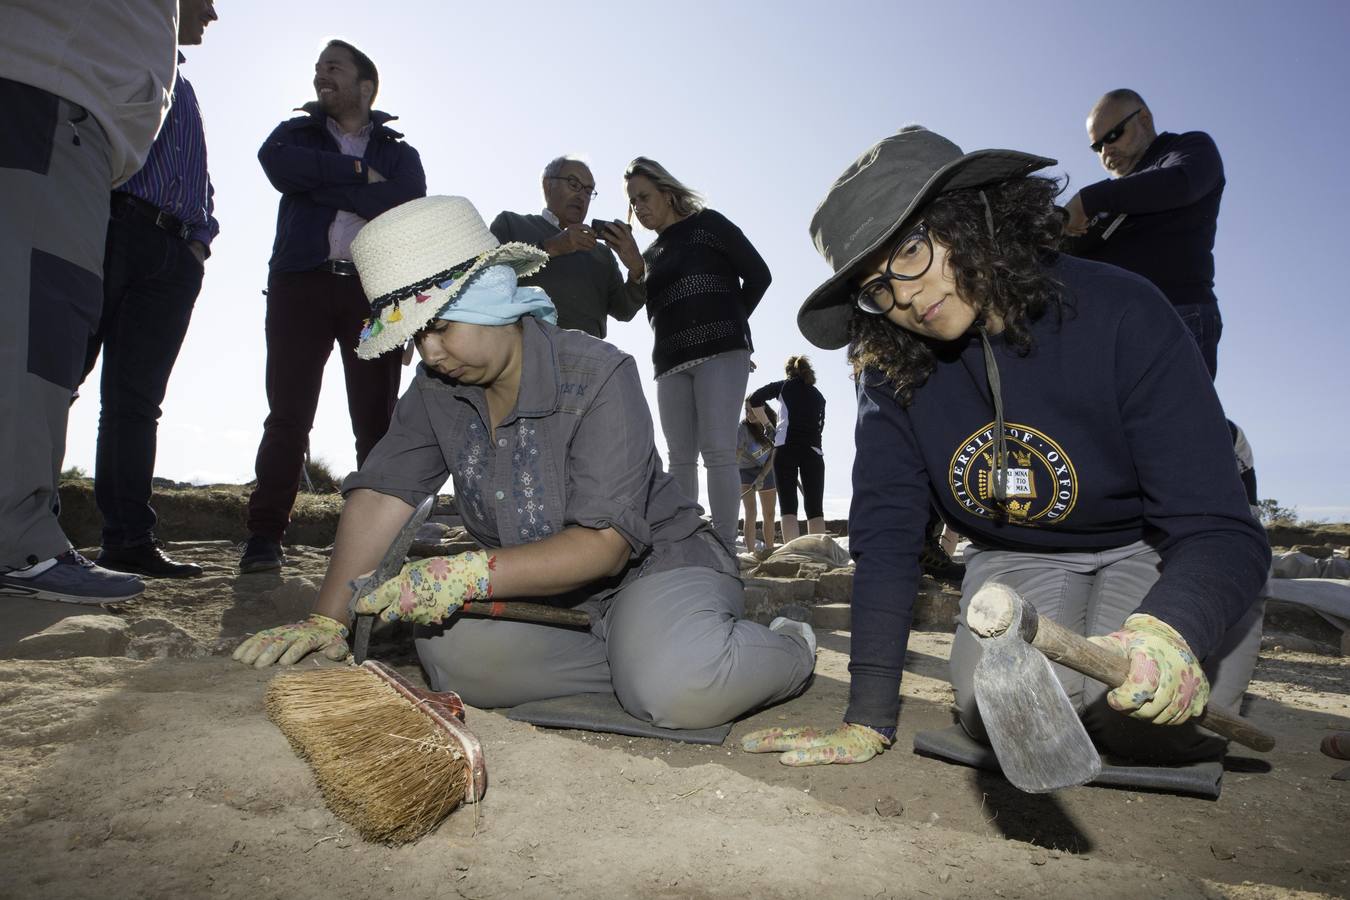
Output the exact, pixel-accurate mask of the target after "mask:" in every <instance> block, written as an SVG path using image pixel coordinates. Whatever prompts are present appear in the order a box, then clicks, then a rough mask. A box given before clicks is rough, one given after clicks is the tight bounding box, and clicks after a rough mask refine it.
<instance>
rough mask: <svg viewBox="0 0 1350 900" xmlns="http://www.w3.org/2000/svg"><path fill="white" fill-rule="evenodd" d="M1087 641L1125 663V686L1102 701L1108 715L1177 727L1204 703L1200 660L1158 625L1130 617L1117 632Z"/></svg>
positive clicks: (1204, 683)
mask: <svg viewBox="0 0 1350 900" xmlns="http://www.w3.org/2000/svg"><path fill="white" fill-rule="evenodd" d="M1088 640H1090V641H1092V643H1094V644H1096V645H1097V646H1099V647H1103V648H1105V649H1107V650H1111V651H1113V652H1115V653H1119V654H1120V655H1121V656H1123V657H1125V658H1126V659H1128V660H1129V661H1130V674H1129V676H1128V677H1127V678H1126V679H1125V683H1124V684H1122V685H1121V686H1120V687H1118V688H1116V689H1115V690H1113V691H1111V692H1110V693H1109V694H1107V695H1106V702H1107V703H1109V704H1110V705H1111V708H1112V709H1115V710H1119V711H1120V712H1123V713H1128V714H1129V715H1131V716H1133V717H1135V718H1136V719H1145V720H1147V721H1150V722H1152V723H1153V724H1155V725H1180V724H1181V723H1182V722H1185V721H1186V720H1187V719H1189V718H1191V717H1192V716H1197V715H1199V714H1200V712H1201V711H1202V710H1203V709H1204V708H1205V704H1206V703H1208V702H1209V679H1207V678H1206V677H1205V673H1204V671H1203V670H1201V668H1200V660H1198V659H1196V658H1195V654H1194V653H1192V652H1191V648H1190V647H1188V646H1187V645H1186V640H1185V639H1184V638H1183V637H1182V636H1181V635H1179V634H1177V632H1176V629H1174V628H1173V627H1172V626H1171V625H1168V624H1167V623H1166V622H1164V621H1162V620H1161V619H1155V618H1154V617H1153V616H1150V615H1147V614H1144V613H1135V614H1134V615H1132V616H1130V617H1129V618H1128V619H1126V620H1125V624H1124V625H1123V626H1121V629H1120V631H1116V632H1113V633H1111V634H1108V635H1103V636H1101V637H1092V638H1088Z"/></svg>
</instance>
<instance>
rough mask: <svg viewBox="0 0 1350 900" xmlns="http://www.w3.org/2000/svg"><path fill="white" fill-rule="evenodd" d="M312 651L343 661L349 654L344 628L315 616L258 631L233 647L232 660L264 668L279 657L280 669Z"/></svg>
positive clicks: (335, 622) (328, 619)
mask: <svg viewBox="0 0 1350 900" xmlns="http://www.w3.org/2000/svg"><path fill="white" fill-rule="evenodd" d="M315 650H318V651H319V652H321V653H322V654H323V655H324V656H326V657H328V658H329V659H346V657H347V654H348V653H349V652H350V651H349V650H348V649H347V626H345V625H343V624H342V623H341V622H339V621H337V620H336V619H330V618H328V617H327V616H321V615H319V614H318V613H314V614H313V615H311V616H310V617H309V618H308V619H306V620H305V621H303V622H295V623H294V624H291V625H282V626H280V627H277V628H268V629H267V630H265V631H260V632H258V633H257V634H255V635H253V636H252V637H250V638H249V639H248V640H246V641H244V642H243V643H242V644H240V645H239V646H238V647H236V648H235V651H234V658H235V659H237V660H239V661H240V662H241V663H243V664H244V665H248V666H256V667H257V668H259V669H265V668H267V667H268V666H270V665H271V664H272V663H274V662H276V661H277V657H281V664H282V665H283V666H289V665H294V664H295V663H298V662H299V661H300V658H301V657H303V656H305V655H306V654H308V653H312V652H314V651H315ZM283 654H284V655H283Z"/></svg>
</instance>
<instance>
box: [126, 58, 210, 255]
mask: <svg viewBox="0 0 1350 900" xmlns="http://www.w3.org/2000/svg"><path fill="white" fill-rule="evenodd" d="M183 62H185V60H184V58H183V55H182V54H181V53H180V54H179V55H178V64H179V66H181V65H182V64H183ZM118 190H119V191H125V192H127V193H129V194H135V195H136V196H137V197H140V198H141V199H142V200H145V201H147V202H150V203H153V204H154V205H155V206H158V207H159V208H160V209H161V210H163V211H164V212H166V213H168V214H169V215H171V216H176V217H177V218H179V219H181V220H182V221H183V224H185V225H187V226H188V227H189V228H191V229H192V233H191V234H190V235H188V240H190V241H201V242H202V243H203V244H205V245H206V246H207V247H210V246H211V240H212V239H213V238H214V237H215V236H216V235H217V234H219V233H220V223H219V222H217V221H216V217H215V216H214V215H213V213H214V212H215V208H216V204H215V193H216V191H215V188H213V187H212V186H211V176H210V174H209V173H208V172H207V171H206V132H205V131H204V130H203V128H202V110H201V107H200V106H198V105H197V94H196V92H195V91H193V90H192V85H191V84H189V83H188V80H187V79H186V78H184V77H183V74H182V72H181V71H180V72H179V73H178V78H177V79H176V80H175V81H174V86H173V104H172V105H171V106H170V107H169V114H168V116H167V117H165V119H164V127H163V128H161V129H160V131H159V137H157V138H155V143H154V146H152V147H151V148H150V156H149V157H148V158H147V159H146V160H145V165H144V166H142V167H141V170H140V171H139V172H137V173H136V174H135V175H133V176H132V177H131V180H130V181H128V182H127V183H126V184H123V185H122V186H121V187H119V188H118Z"/></svg>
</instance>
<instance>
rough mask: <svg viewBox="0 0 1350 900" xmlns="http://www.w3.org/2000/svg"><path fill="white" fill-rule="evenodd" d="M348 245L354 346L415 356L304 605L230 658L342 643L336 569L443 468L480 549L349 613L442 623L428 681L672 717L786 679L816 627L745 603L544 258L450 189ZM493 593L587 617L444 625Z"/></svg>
mask: <svg viewBox="0 0 1350 900" xmlns="http://www.w3.org/2000/svg"><path fill="white" fill-rule="evenodd" d="M352 252H353V257H354V261H355V262H356V265H357V268H358V269H359V271H360V273H361V283H362V285H363V287H364V288H365V290H366V293H367V294H368V295H369V296H370V297H371V318H370V320H369V322H368V324H367V326H366V328H365V330H364V331H363V332H362V335H361V339H360V344H359V345H358V348H357V353H358V355H360V356H362V357H364V358H369V357H372V356H375V355H378V354H380V353H385V352H391V351H393V352H397V351H398V350H399V349H400V348H401V347H403V345H404V344H405V343H406V342H407V341H409V340H413V341H415V343H416V345H417V349H418V351H419V352H420V353H421V356H422V362H423V364H422V366H420V367H419V368H418V372H417V375H416V377H415V378H414V380H413V384H412V386H411V387H410V388H409V389H408V391H407V392H406V393H405V394H404V396H403V397H402V398H401V399H400V400H399V403H398V407H397V408H396V410H395V412H394V419H393V422H392V424H391V425H390V428H389V433H388V434H387V435H386V437H385V438H384V439H383V440H382V441H381V442H380V443H379V444H378V445H377V446H376V447H375V449H374V450H373V451H372V452H371V455H370V457H369V458H368V459H367V460H366V462H365V464H364V465H363V466H362V467H361V470H360V471H359V472H357V473H356V474H354V475H352V476H351V477H349V478H348V479H347V482H346V483H345V484H344V486H343V490H344V494H345V496H346V506H345V508H344V509H343V513H342V518H341V520H340V521H339V523H338V534H337V541H336V543H335V545H334V550H333V557H332V561H331V562H330V564H329V568H328V572H327V574H326V576H325V578H324V582H323V586H322V587H321V589H320V591H319V597H318V600H317V603H316V608H315V613H314V615H311V616H310V617H309V619H307V620H306V621H305V622H300V623H296V624H294V625H288V626H284V627H282V628H275V629H269V630H268V631H264V632H261V633H259V634H258V635H255V636H254V637H252V638H250V639H249V640H248V641H246V642H245V643H244V644H242V645H241V646H240V647H239V649H238V650H237V651H236V652H235V658H236V659H239V660H241V661H243V662H246V663H252V664H254V665H258V666H266V665H269V664H271V663H272V662H275V661H277V660H278V659H280V660H281V662H283V663H293V662H295V661H297V660H298V659H300V658H301V657H302V656H304V655H305V654H307V653H309V652H311V651H315V650H318V651H320V652H323V653H324V654H325V655H327V656H330V657H334V658H340V657H342V656H343V655H345V654H346V652H347V646H346V641H345V638H346V635H347V625H348V612H347V604H348V602H349V600H350V597H351V590H350V588H349V587H348V583H349V582H350V581H351V580H352V579H354V578H356V577H357V576H359V575H360V574H362V573H364V572H368V571H369V570H371V569H372V568H373V567H374V566H375V564H376V563H377V562H378V561H379V559H380V557H381V556H382V555H383V553H384V551H385V549H386V548H387V547H388V545H389V543H390V542H391V540H392V539H393V537H394V535H395V533H396V532H397V531H398V530H399V528H400V526H401V525H402V524H403V523H404V522H405V521H406V520H407V519H408V517H409V515H410V513H411V511H412V507H413V506H414V505H415V504H417V503H418V502H420V501H421V500H422V499H423V498H425V497H426V496H427V495H428V494H431V493H433V492H435V491H436V490H437V489H438V488H439V487H440V486H441V485H442V484H443V483H444V481H445V479H446V478H447V477H450V478H452V479H453V480H454V487H455V497H456V500H457V501H458V505H459V512H460V515H461V516H462V517H463V519H464V525H465V527H466V528H467V529H468V531H469V533H470V534H471V535H472V536H473V537H474V538H475V539H476V540H477V541H478V542H479V543H480V544H482V545H483V546H484V547H487V548H489V549H487V550H486V551H474V552H468V553H460V554H457V555H455V556H451V557H448V558H447V557H436V558H432V559H428V560H422V561H419V562H416V563H411V564H409V565H408V566H406V567H405V568H404V570H403V573H402V575H401V576H400V577H399V578H397V579H394V580H392V581H390V582H389V583H387V584H386V585H385V586H384V587H383V588H381V589H379V590H377V591H376V592H375V593H374V594H373V595H372V596H371V597H370V598H367V599H366V600H364V601H363V605H362V607H361V608H360V609H359V610H358V612H363V613H379V614H380V615H381V616H382V618H384V619H386V620H391V621H392V620H396V619H404V620H408V621H412V622H416V623H419V624H422V625H429V626H440V627H436V628H429V629H424V630H423V631H422V633H421V636H420V637H419V638H418V640H417V650H418V655H419V656H420V658H421V660H422V664H423V666H424V668H425V669H426V671H427V673H428V675H429V676H430V679H431V681H432V684H433V687H435V688H437V689H444V688H453V689H454V690H456V691H458V692H459V693H460V695H461V696H462V697H463V698H464V699H465V701H466V702H468V703H471V704H473V705H476V706H485V707H498V706H514V705H516V704H519V703H524V702H526V701H529V700H538V699H545V698H549V697H558V696H564V695H569V694H578V693H593V692H607V691H611V690H612V691H613V692H614V693H615V694H617V695H618V698H619V701H620V702H621V703H622V704H623V706H624V708H625V709H626V710H627V711H628V712H629V713H631V714H632V715H634V716H637V717H638V718H641V719H644V720H646V721H649V722H652V723H653V724H656V725H659V726H662V727H666V728H703V727H709V726H712V725H717V724H721V723H723V722H727V721H729V720H731V719H732V718H734V717H736V716H738V715H740V714H741V713H743V712H745V711H747V710H749V709H751V708H754V707H756V706H759V705H761V704H765V703H771V702H774V701H778V700H782V699H784V698H786V697H790V696H792V695H793V694H795V693H796V692H797V691H799V690H800V689H801V687H802V685H803V684H804V683H805V681H806V679H807V677H808V676H809V675H810V673H811V670H812V667H813V665H814V651H815V646H814V644H815V638H814V635H813V634H812V633H811V630H810V628H809V626H806V625H805V624H803V623H801V622H793V621H788V620H781V621H776V622H775V623H774V625H773V626H772V630H771V629H770V628H765V627H764V626H762V625H757V624H755V623H753V622H749V621H745V620H741V619H739V618H738V616H739V615H740V613H741V612H742V610H743V605H744V600H743V596H742V588H741V583H740V581H739V579H738V577H737V575H738V571H737V565H736V562H735V560H734V559H733V558H732V557H731V555H730V554H729V553H728V552H727V550H726V549H725V547H724V546H723V545H722V543H721V542H720V541H719V540H718V539H717V538H716V536H715V535H713V534H712V532H711V530H710V528H709V527H708V525H707V524H706V523H705V522H704V521H703V520H702V518H701V516H700V510H699V508H698V506H697V505H696V504H694V503H693V502H692V501H690V500H688V499H686V498H685V496H684V495H683V494H682V493H681V492H680V491H679V489H678V488H677V487H676V486H675V483H674V481H673V480H672V479H671V477H670V476H669V475H667V474H666V473H665V472H663V471H662V469H661V461H660V457H659V456H658V455H657V453H656V448H655V443H654V439H653V434H652V426H651V417H650V414H649V412H648V411H647V406H646V401H645V399H644V397H643V393H642V387H641V384H640V382H639V378H638V373H637V367H636V365H635V363H634V362H633V359H632V357H630V356H628V355H626V354H624V353H622V352H621V351H619V350H617V349H616V348H614V347H613V346H611V345H609V344H607V343H605V342H603V341H600V340H597V339H595V338H592V337H590V336H589V335H586V334H584V333H582V332H579V331H568V330H563V329H559V328H557V327H555V326H554V325H553V324H552V323H553V322H555V321H556V315H555V312H554V308H553V304H552V302H551V301H550V300H549V298H548V296H547V295H546V294H545V293H544V292H543V291H542V290H540V289H538V288H528V287H518V286H517V284H516V280H517V278H518V277H525V276H527V275H529V274H531V273H533V272H535V271H536V270H538V269H539V268H540V267H541V266H542V265H543V264H544V263H545V261H546V260H547V256H546V255H545V254H544V253H543V252H542V251H540V250H539V249H537V248H535V247H532V246H529V245H526V244H519V243H510V244H504V245H500V246H499V245H498V243H497V240H496V238H494V237H493V236H492V235H491V233H490V232H489V231H488V229H487V227H486V225H484V224H483V220H482V219H481V218H480V217H479V215H478V211H477V210H476V209H474V207H473V205H472V204H471V203H470V202H469V201H468V200H465V199H464V198H462V197H427V198H425V199H422V200H414V201H412V202H410V203H406V204H404V205H402V206H399V207H396V208H395V209H392V210H390V211H389V212H387V213H385V214H384V215H382V216H379V217H378V218H376V219H374V220H373V221H371V222H370V223H369V224H368V225H366V227H365V228H364V229H362V231H361V234H360V235H359V236H358V237H357V239H356V241H355V242H354V243H353V245H352ZM489 597H494V598H497V599H506V598H511V597H532V598H540V597H545V598H549V602H553V603H556V604H560V605H570V606H579V607H580V608H582V609H585V610H587V611H589V612H590V613H591V619H592V623H593V624H592V627H591V629H590V631H589V632H579V631H573V630H568V629H562V628H554V627H551V626H547V625H536V624H527V623H521V622H510V621H498V620H472V619H465V618H453V614H454V612H455V611H456V610H457V609H459V607H460V606H461V605H462V604H463V603H464V602H466V601H480V600H486V599H487V598H489Z"/></svg>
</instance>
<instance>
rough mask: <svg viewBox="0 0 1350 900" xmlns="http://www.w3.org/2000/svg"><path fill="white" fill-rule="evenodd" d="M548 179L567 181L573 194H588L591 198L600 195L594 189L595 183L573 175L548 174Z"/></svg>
mask: <svg viewBox="0 0 1350 900" xmlns="http://www.w3.org/2000/svg"><path fill="white" fill-rule="evenodd" d="M548 180H549V181H565V182H567V187H568V188H569V189H570V190H571V191H572V193H574V194H590V195H591V197H592V199H593V198H595V197H598V196H600V192H599V191H597V190H596V189H595V185H593V184H586V183H585V182H583V181H582V180H581V179H580V178H578V177H577V176H575V175H550V176H548Z"/></svg>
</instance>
